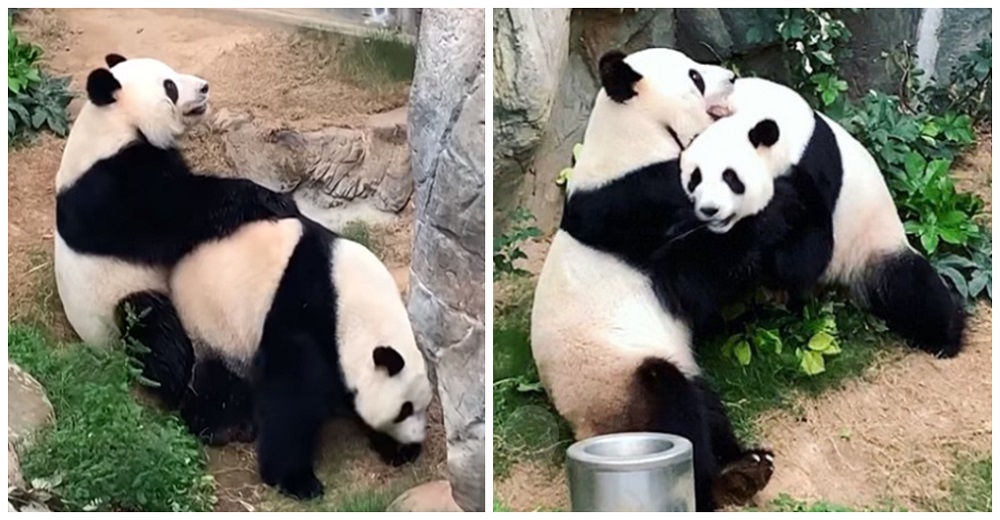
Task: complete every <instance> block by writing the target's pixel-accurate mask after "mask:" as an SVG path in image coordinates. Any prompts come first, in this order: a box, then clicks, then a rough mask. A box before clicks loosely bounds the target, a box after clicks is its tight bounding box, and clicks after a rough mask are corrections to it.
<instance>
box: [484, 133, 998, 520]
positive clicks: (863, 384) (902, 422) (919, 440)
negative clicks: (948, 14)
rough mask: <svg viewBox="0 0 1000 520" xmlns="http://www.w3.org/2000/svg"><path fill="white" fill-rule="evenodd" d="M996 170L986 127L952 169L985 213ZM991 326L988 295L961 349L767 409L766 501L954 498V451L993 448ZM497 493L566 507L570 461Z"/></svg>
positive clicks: (901, 359) (519, 477) (871, 502)
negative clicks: (770, 460)
mask: <svg viewBox="0 0 1000 520" xmlns="http://www.w3.org/2000/svg"><path fill="white" fill-rule="evenodd" d="M992 167H993V137H992V133H990V132H985V133H982V134H981V135H980V136H979V140H978V143H977V145H976V147H975V149H973V150H971V151H970V152H969V153H967V154H966V155H965V156H963V157H961V158H960V159H959V161H958V162H957V163H956V166H955V169H954V170H953V174H954V176H955V178H956V180H957V183H958V187H959V189H960V190H963V191H974V192H976V193H978V194H979V195H980V196H981V197H982V198H983V200H984V201H985V202H986V214H987V215H991V214H992ZM986 220H987V222H988V223H989V222H990V221H989V217H988V216H987V217H986ZM523 249H524V250H525V252H526V254H527V255H528V257H529V258H528V259H527V260H525V261H524V263H523V264H521V266H522V267H523V268H525V269H527V270H529V271H531V272H532V273H538V272H539V270H540V268H541V264H542V262H543V261H544V255H545V251H546V250H547V244H545V243H536V244H530V246H527V247H524V248H523ZM495 292H496V293H497V294H500V295H502V294H503V289H502V288H498V289H495ZM992 323H993V308H992V305H990V304H988V303H981V304H979V306H978V307H977V309H976V311H975V314H974V315H973V316H971V317H970V321H969V330H968V332H967V337H966V347H965V350H964V351H963V352H962V353H961V354H960V355H959V356H958V357H956V358H954V359H949V360H939V359H933V358H931V357H929V356H927V355H925V354H922V353H918V352H911V353H907V354H905V355H897V356H889V357H888V359H886V360H884V361H883V362H881V363H879V364H877V365H876V366H873V367H870V368H869V369H868V370H867V371H866V372H865V373H864V374H863V375H862V376H861V377H859V378H857V379H855V380H852V381H850V382H848V383H847V384H845V385H844V386H843V387H842V388H840V389H837V390H834V391H830V392H827V393H825V394H823V395H821V396H820V397H818V398H809V397H801V398H798V399H796V402H795V403H794V405H793V406H791V407H789V409H787V410H777V411H774V412H772V413H769V414H766V415H765V416H763V417H761V418H759V420H758V428H757V431H758V432H759V436H758V437H759V438H760V439H761V440H762V443H763V444H765V445H766V446H767V447H769V448H771V449H773V450H774V452H775V457H776V459H775V473H774V476H773V478H772V480H771V482H770V484H769V485H768V486H767V488H765V490H764V491H763V492H762V493H761V494H760V495H759V496H758V497H757V504H758V505H761V506H764V505H766V504H767V503H769V502H770V501H771V500H773V499H775V498H777V497H778V496H779V495H781V494H787V495H789V496H790V497H792V498H794V499H797V500H809V501H814V500H825V501H828V502H831V503H835V504H839V505H843V506H848V507H866V506H867V507H876V506H878V505H880V504H884V503H886V502H889V503H892V504H894V505H896V506H901V507H908V508H912V509H918V510H919V509H920V507H921V504H926V503H928V501H931V500H935V499H940V498H943V497H944V496H946V494H947V492H948V485H949V483H950V482H951V479H952V476H953V472H954V469H955V464H956V459H958V458H959V457H962V456H971V457H983V456H987V455H991V454H992V444H993V419H992V417H993V415H992V414H993V412H992V410H993V400H992V399H993V370H992V367H993V339H992V331H993V327H992ZM494 495H495V496H496V498H497V499H498V500H499V501H500V502H501V503H502V504H504V505H505V506H507V507H509V508H511V509H512V510H514V511H532V510H536V509H540V510H544V511H551V510H568V508H569V497H568V494H567V487H566V477H565V473H564V471H563V469H562V468H554V467H551V466H548V465H545V464H542V463H538V462H522V463H518V464H515V465H513V466H512V467H511V469H510V476H509V477H507V478H505V479H502V480H496V481H494ZM912 509H911V510H912Z"/></svg>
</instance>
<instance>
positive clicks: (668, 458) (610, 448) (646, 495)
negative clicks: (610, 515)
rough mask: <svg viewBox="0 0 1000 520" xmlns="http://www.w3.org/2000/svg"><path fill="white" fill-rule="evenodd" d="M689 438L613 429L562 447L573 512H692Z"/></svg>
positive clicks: (692, 476) (691, 470) (692, 490)
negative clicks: (564, 449)
mask: <svg viewBox="0 0 1000 520" xmlns="http://www.w3.org/2000/svg"><path fill="white" fill-rule="evenodd" d="M692 456H693V451H692V446H691V442H690V441H689V440H687V439H685V438H683V437H680V436H677V435H671V434H666V433H646V432H637V433H616V434H611V435H601V436H598V437H591V438H589V439H585V440H582V441H579V442H577V443H575V444H573V445H572V446H570V447H569V450H567V452H566V458H567V472H568V478H569V494H570V507H571V508H572V510H573V511H599V512H631V511H652V512H658V511H681V512H686V511H694V510H695V500H694V464H693V462H692Z"/></svg>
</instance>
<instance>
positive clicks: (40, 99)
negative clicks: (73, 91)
mask: <svg viewBox="0 0 1000 520" xmlns="http://www.w3.org/2000/svg"><path fill="white" fill-rule="evenodd" d="M41 57H42V49H41V48H39V47H38V46H36V45H33V44H31V43H28V42H25V41H22V40H21V39H20V37H19V36H18V34H17V32H16V31H15V30H14V26H13V17H12V15H10V14H8V15H7V137H8V140H10V141H16V140H18V139H23V138H26V137H29V136H31V135H32V134H34V133H36V132H39V131H42V130H45V129H48V130H50V131H52V132H53V133H55V134H56V135H58V136H60V137H62V136H65V135H66V134H67V132H69V111H68V107H69V102H70V101H71V100H72V99H73V96H72V95H70V93H69V92H68V91H67V86H68V85H69V77H64V78H56V77H52V76H49V75H48V74H46V73H44V72H43V71H42V70H41V68H40V67H39V60H40V59H41Z"/></svg>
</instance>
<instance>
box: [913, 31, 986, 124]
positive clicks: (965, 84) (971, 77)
mask: <svg viewBox="0 0 1000 520" xmlns="http://www.w3.org/2000/svg"><path fill="white" fill-rule="evenodd" d="M938 79H939V83H940V85H937V84H931V85H929V86H927V87H925V89H926V90H925V92H924V95H923V98H924V100H925V102H926V104H927V107H928V110H931V111H934V112H938V113H953V112H957V113H961V114H967V115H968V116H969V117H971V118H972V120H973V122H974V123H979V122H981V121H992V119H993V104H992V102H991V91H992V88H993V87H992V83H993V81H992V79H993V34H992V33H991V34H990V36H989V38H986V39H984V40H983V41H981V42H979V45H977V46H976V50H975V51H973V52H972V53H970V54H967V55H965V56H961V57H959V59H958V63H956V64H955V66H954V67H952V70H951V73H950V74H949V76H948V77H947V78H938ZM940 80H943V81H940Z"/></svg>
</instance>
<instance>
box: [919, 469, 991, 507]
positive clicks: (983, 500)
mask: <svg viewBox="0 0 1000 520" xmlns="http://www.w3.org/2000/svg"><path fill="white" fill-rule="evenodd" d="M928 509H930V510H931V511H961V512H972V511H993V457H992V456H990V457H987V458H983V459H979V460H971V459H967V458H963V459H960V460H959V461H958V467H957V468H956V471H955V476H954V477H952V480H951V486H950V489H949V496H948V498H947V499H945V500H943V501H941V502H938V503H934V504H930V507H929V508H928Z"/></svg>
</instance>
